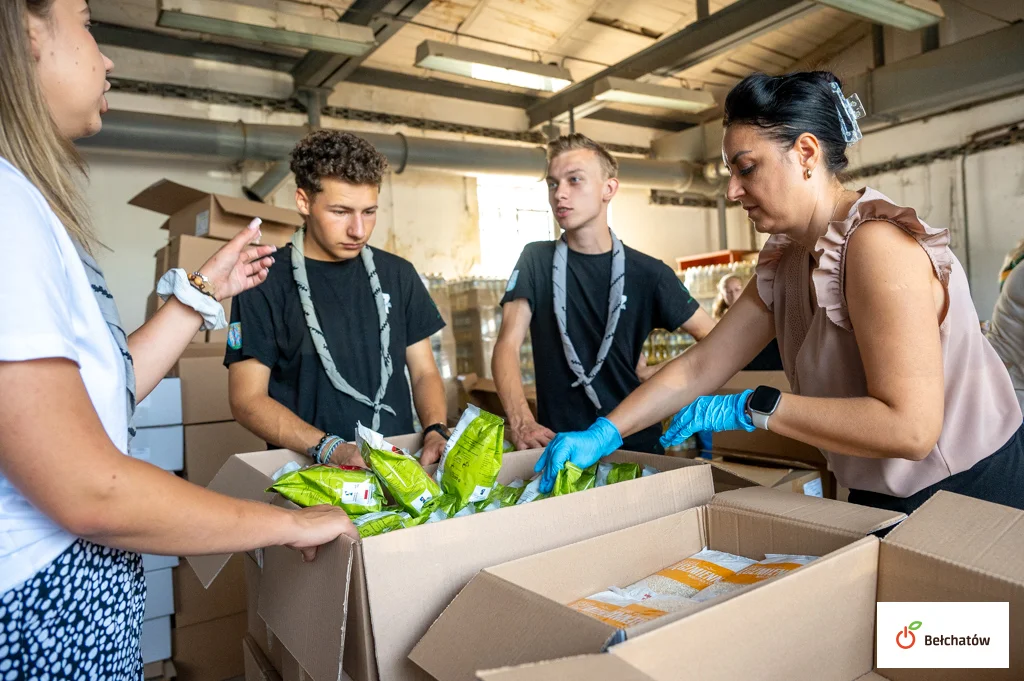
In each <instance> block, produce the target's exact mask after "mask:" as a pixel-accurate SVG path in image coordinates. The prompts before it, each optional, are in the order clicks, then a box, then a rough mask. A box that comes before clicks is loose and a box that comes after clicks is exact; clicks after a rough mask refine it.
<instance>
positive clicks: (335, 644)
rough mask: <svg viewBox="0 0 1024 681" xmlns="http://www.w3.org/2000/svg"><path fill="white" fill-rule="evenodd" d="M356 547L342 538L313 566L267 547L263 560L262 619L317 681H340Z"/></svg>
mask: <svg viewBox="0 0 1024 681" xmlns="http://www.w3.org/2000/svg"><path fill="white" fill-rule="evenodd" d="M355 545H356V542H355V541H354V540H352V539H350V538H348V537H340V538H338V539H337V540H335V541H333V542H331V543H330V544H325V545H324V546H321V547H320V548H319V549H318V550H317V554H316V559H315V560H314V561H313V562H312V563H305V562H303V560H302V556H301V554H300V553H299V552H298V551H294V550H292V549H289V548H285V547H282V546H272V547H268V548H267V549H265V551H264V554H263V577H262V579H261V580H260V596H259V615H260V617H262V618H263V620H264V621H265V622H266V623H267V627H268V628H269V629H270V630H271V631H273V632H274V635H275V636H277V638H278V640H280V641H281V643H282V644H283V645H284V647H285V648H286V649H287V650H288V652H289V653H291V655H292V656H293V657H294V658H295V659H296V660H298V661H299V662H300V664H301V665H302V668H303V669H305V670H306V672H308V673H309V675H310V676H311V677H312V678H313V679H314V681H336V680H337V678H338V670H339V669H340V668H341V663H342V659H343V658H344V652H345V627H346V623H347V621H348V597H349V591H350V588H351V576H352V560H353V555H354V553H355ZM324 584H331V588H330V589H325V588H324ZM314 613H315V616H314Z"/></svg>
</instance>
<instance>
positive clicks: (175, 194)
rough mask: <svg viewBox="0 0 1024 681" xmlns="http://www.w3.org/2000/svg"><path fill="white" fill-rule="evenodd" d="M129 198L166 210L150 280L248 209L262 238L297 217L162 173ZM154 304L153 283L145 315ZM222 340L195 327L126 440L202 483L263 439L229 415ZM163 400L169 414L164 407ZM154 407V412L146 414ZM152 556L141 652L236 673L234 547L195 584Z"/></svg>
mask: <svg viewBox="0 0 1024 681" xmlns="http://www.w3.org/2000/svg"><path fill="white" fill-rule="evenodd" d="M130 203H131V204H132V205H135V206H139V207H141V208H147V209H149V210H153V211H156V212H158V213H161V214H163V215H166V216H168V219H167V222H165V223H164V228H165V229H167V230H168V236H169V240H168V244H167V246H166V247H164V248H162V249H160V251H158V252H157V255H156V276H155V279H156V280H159V278H160V277H161V276H163V274H164V272H166V271H167V270H169V269H171V268H175V267H180V268H182V269H184V270H185V271H186V272H193V271H195V270H197V269H198V268H199V267H201V266H202V265H203V263H205V262H206V261H207V260H208V259H209V258H210V257H211V256H212V255H213V254H214V253H216V252H217V250H218V249H219V248H220V247H221V246H223V245H224V243H225V241H227V240H229V239H231V238H232V237H233V236H234V235H235V234H237V233H238V231H239V230H241V229H244V228H245V227H246V226H247V225H248V224H249V222H250V220H252V218H254V217H259V218H262V220H263V224H262V226H261V227H260V231H261V233H262V239H261V243H263V244H274V245H276V246H278V247H282V246H284V245H285V244H287V243H288V242H289V241H290V239H291V236H292V234H293V233H294V231H295V228H296V227H297V226H299V225H301V224H302V218H301V216H300V215H299V214H298V213H296V212H294V211H289V210H284V209H282V208H277V207H274V206H267V205H264V204H261V203H256V202H253V201H247V200H244V199H237V198H232V197H227V196H220V195H216V194H209V193H207V192H202V191H199V190H196V189H191V188H189V187H184V186H182V185H179V184H176V183H174V182H170V181H167V180H162V181H160V182H157V183H156V184H154V185H152V186H151V187H149V188H147V189H146V190H144V191H143V192H142V193H141V194H139V195H138V196H136V197H135V198H134V199H132V200H131V202H130ZM223 305H224V309H225V314H226V316H227V317H228V318H230V316H231V300H230V299H227V300H225V301H223ZM158 307H159V301H158V299H157V298H156V294H155V293H154V294H152V295H151V297H150V305H149V307H148V310H147V319H148V318H149V317H151V316H152V315H153V314H154V313H155V312H156V309H157V308H158ZM226 340H227V329H223V330H220V331H211V332H205V331H200V332H199V333H198V334H197V335H196V337H195V338H194V339H193V342H192V343H191V344H190V345H189V346H188V348H187V349H186V350H185V352H184V353H183V354H182V356H181V359H179V361H178V362H177V364H175V366H174V368H173V369H172V370H171V372H170V374H171V376H172V377H171V378H167V379H165V380H164V381H163V382H161V384H160V387H159V388H158V389H157V390H156V391H154V393H152V394H151V395H150V396H149V397H147V398H146V400H144V401H143V402H141V403H140V405H139V416H138V417H137V424H138V425H140V426H143V425H144V426H145V427H143V428H140V429H139V434H138V435H137V436H136V439H135V441H134V442H133V447H132V454H133V455H134V456H136V457H137V458H142V459H147V460H149V461H151V462H152V463H154V464H157V465H160V466H161V467H164V468H166V469H167V470H171V471H177V472H179V473H180V474H181V475H183V477H185V478H186V479H187V480H189V481H190V482H193V483H195V484H197V485H201V486H203V487H205V486H206V485H208V484H209V483H210V481H211V480H212V479H213V476H214V474H215V473H216V472H217V471H218V470H219V469H220V467H221V466H222V465H223V464H224V462H225V461H226V460H227V459H228V458H229V457H230V456H231V455H232V454H235V453H237V452H251V451H258V450H261V449H265V448H266V444H265V443H264V442H263V440H261V439H260V438H258V437H256V436H255V435H253V434H252V433H250V432H249V431H248V430H246V429H245V428H243V427H242V426H241V425H239V424H238V423H236V422H235V421H234V419H233V417H232V414H231V406H230V403H229V400H228V370H227V369H226V368H225V367H224V351H225V342H226ZM172 407H173V408H174V409H176V415H167V414H168V413H170V412H169V410H171V409H172ZM153 412H159V413H160V414H162V415H161V416H154V415H153ZM147 414H148V415H147ZM140 417H141V418H142V420H139V418H140ZM170 561H173V562H170ZM157 564H159V565H160V566H162V567H161V568H159V569H155V570H156V571H155V572H153V573H152V576H151V575H150V573H147V581H148V582H149V583H150V591H151V599H150V600H153V599H154V598H160V599H162V600H160V601H159V603H158V602H157V601H156V600H153V606H152V607H153V611H152V615H153V617H152V619H151V618H150V614H151V612H150V605H149V603H148V602H147V611H146V617H147V622H146V627H145V631H144V633H143V645H144V648H145V646H146V645H147V642H149V641H150V640H152V644H151V645H152V651H151V652H150V654H149V655H148V656H147V655H146V651H145V650H144V656H146V657H147V659H146V660H145V661H146V662H150V661H151V659H149V658H152V659H154V660H155V659H165V658H168V657H172V654H173V659H174V667H175V668H176V671H177V674H178V678H179V679H181V680H182V681H223V680H224V679H229V678H233V677H237V676H241V675H242V674H243V673H244V668H243V666H244V665H243V658H242V649H241V646H240V642H241V640H242V639H243V638H244V636H245V630H246V596H245V575H244V569H243V557H242V556H236V557H235V558H234V559H233V560H232V561H231V562H230V563H229V564H228V565H227V566H226V567H225V568H224V573H223V575H222V578H221V579H218V580H217V583H216V584H214V585H213V586H211V588H210V589H204V588H203V586H202V584H201V583H200V582H199V579H198V578H197V577H196V576H195V573H194V572H193V571H192V568H191V567H189V565H188V564H187V563H186V562H185V561H181V562H180V563H179V562H178V560H177V559H173V558H172V559H160V561H158V562H157ZM158 605H159V607H158ZM172 613H173V620H174V628H173V631H172V628H171V616H172ZM158 614H159V616H158ZM160 646H162V647H160ZM161 655H162V657H161ZM154 656H156V657H154Z"/></svg>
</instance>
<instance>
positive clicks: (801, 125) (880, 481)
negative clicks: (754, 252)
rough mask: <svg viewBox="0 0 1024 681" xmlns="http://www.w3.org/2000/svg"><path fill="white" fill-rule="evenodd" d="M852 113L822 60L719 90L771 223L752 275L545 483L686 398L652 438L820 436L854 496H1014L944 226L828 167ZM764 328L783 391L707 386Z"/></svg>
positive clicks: (977, 337) (894, 505)
mask: <svg viewBox="0 0 1024 681" xmlns="http://www.w3.org/2000/svg"><path fill="white" fill-rule="evenodd" d="M862 113H863V111H862V109H861V107H860V101H859V100H858V99H856V98H850V99H847V98H846V97H845V96H844V95H843V93H842V89H841V87H840V84H839V81H838V79H837V78H836V77H835V76H834V75H833V74H831V73H827V72H813V73H794V74H790V75H786V76H767V75H763V74H755V75H752V76H749V77H748V78H746V79H744V80H743V81H742V82H741V83H739V84H738V85H737V86H736V87H735V88H734V89H733V90H732V92H730V93H729V96H728V98H727V99H726V104H725V125H726V134H725V140H724V142H723V156H724V158H725V161H726V162H727V163H728V165H729V168H730V170H731V171H732V177H731V179H730V181H729V187H728V197H729V199H730V200H732V201H738V202H739V203H740V204H741V205H742V206H743V208H744V209H745V210H746V211H747V215H748V216H749V218H750V219H751V220H752V221H753V222H754V225H755V227H756V228H757V230H758V231H759V232H762V233H766V234H770V235H771V237H770V238H769V239H768V242H767V244H765V247H764V249H763V250H762V251H761V256H760V260H759V265H758V270H757V277H756V280H755V281H753V282H751V283H750V284H749V285H748V286H747V287H746V289H745V290H744V292H743V294H742V295H741V296H740V298H739V300H738V301H736V303H735V304H734V305H732V306H731V307H730V308H729V312H728V314H726V315H725V316H724V318H723V319H722V321H721V322H719V324H718V325H717V326H716V327H715V329H714V330H713V331H712V332H711V333H710V335H709V336H708V337H707V339H705V340H704V341H703V342H701V343H700V344H699V345H697V346H696V347H695V348H693V349H692V350H691V351H690V352H687V353H685V354H684V355H682V356H681V357H679V358H678V359H676V360H675V361H673V362H672V363H671V364H670V365H669V366H667V367H666V368H665V369H663V370H662V371H660V372H659V373H658V374H657V375H656V376H655V377H654V378H652V379H651V380H649V381H648V382H647V383H645V384H644V385H643V386H641V387H640V388H639V389H638V390H637V391H636V392H635V393H633V394H632V395H631V396H630V397H629V398H628V399H626V400H625V401H624V402H622V403H621V404H620V405H619V406H618V408H616V409H615V410H614V411H612V412H611V413H610V414H609V415H608V416H607V418H600V419H598V420H597V422H595V424H594V425H593V426H591V428H590V429H589V430H587V431H584V432H581V433H564V434H562V435H559V436H558V437H557V438H556V439H555V440H553V441H552V443H551V444H550V445H548V448H547V450H546V451H545V454H544V456H543V457H542V458H541V461H540V462H539V463H538V470H541V469H543V470H544V478H543V480H544V484H542V488H543V487H544V485H545V484H550V482H551V481H553V479H554V475H555V474H556V473H557V471H558V470H559V469H560V468H561V467H562V465H564V463H565V462H566V461H573V462H574V463H575V464H576V465H579V466H581V467H587V466H590V465H592V464H593V463H594V462H596V461H597V460H598V459H600V458H601V457H602V456H605V455H607V454H610V453H611V452H612V451H614V450H615V449H616V448H617V447H618V446H620V444H621V441H622V440H621V438H622V437H624V436H628V435H629V434H630V433H633V432H636V431H637V430H639V429H641V428H643V427H646V426H647V425H649V424H651V423H655V422H657V421H659V420H661V419H663V418H665V417H667V416H669V415H671V414H672V413H673V412H676V410H679V409H680V408H682V410H681V411H679V412H678V414H677V415H676V416H675V418H674V419H673V422H672V426H671V427H670V428H669V431H668V432H667V433H666V435H665V437H664V438H663V440H662V442H663V444H666V445H668V444H674V443H676V442H679V441H681V440H682V439H684V438H686V437H688V436H689V435H690V434H692V433H694V432H697V431H702V430H715V431H722V430H738V429H744V430H747V431H752V430H754V429H755V427H760V428H763V429H769V430H772V431H774V432H777V433H779V434H780V435H783V436H786V437H789V438H793V439H795V440H800V441H803V442H807V443H809V444H811V445H814V446H816V447H818V448H820V449H821V450H822V452H823V453H824V455H825V457H826V458H827V459H828V461H829V466H830V468H831V469H832V471H833V472H834V473H835V475H836V478H837V479H838V481H839V483H840V484H842V485H843V486H845V487H848V488H850V490H851V492H850V501H852V502H854V503H861V504H866V505H871V506H878V507H882V508H889V509H893V510H900V511H904V512H907V513H909V512H911V511H913V510H914V509H915V508H917V507H918V506H920V505H921V504H922V503H924V501H926V500H927V499H928V498H929V497H930V496H931V495H932V494H934V493H935V492H936V491H938V490H940V489H947V490H951V491H954V492H958V493H960V494H965V495H968V496H973V497H977V498H981V499H986V500H989V501H994V502H997V503H1001V504H1006V505H1010V506H1014V507H1016V508H1024V435H1022V430H1024V429H1022V425H1021V410H1020V407H1019V406H1018V404H1017V400H1016V398H1015V395H1014V391H1013V386H1012V384H1011V382H1010V377H1009V375H1008V373H1007V371H1006V368H1005V367H1004V366H1003V364H1002V362H1000V360H999V358H998V356H997V355H996V353H995V351H994V350H993V349H992V347H991V346H990V345H989V343H988V341H987V340H986V339H985V337H984V336H983V335H982V333H981V329H980V325H979V322H978V316H977V314H976V312H975V309H974V305H973V303H972V301H971V297H970V291H969V289H968V284H967V277H966V275H965V274H964V270H963V268H962V267H961V266H960V263H959V262H958V261H957V259H956V256H954V255H953V252H952V251H951V250H950V248H949V233H948V231H947V230H943V229H935V228H933V227H929V226H928V225H926V224H925V223H924V222H922V221H921V219H920V218H918V216H917V214H916V213H915V212H914V210H913V209H911V208H905V207H902V206H898V205H896V204H894V203H893V202H892V201H890V200H889V199H888V198H886V197H885V196H883V195H882V194H881V193H879V192H877V191H875V190H874V189H871V188H864V189H861V190H860V191H851V190H847V189H845V188H844V187H843V185H842V184H841V183H840V181H839V179H838V178H837V174H838V173H839V172H841V171H842V170H843V169H844V168H845V167H846V165H847V162H848V161H847V158H846V148H847V146H848V145H850V144H852V143H854V142H856V141H857V140H859V139H860V130H859V128H858V127H857V118H858V117H859V116H860V115H862ZM772 338H777V339H778V342H779V347H780V349H781V351H782V359H783V365H784V367H785V371H786V375H787V377H788V378H789V381H790V384H791V387H792V392H791V393H786V394H782V393H779V391H777V390H774V389H773V388H768V387H764V386H762V387H760V388H758V389H757V390H755V391H746V392H744V393H741V394H736V395H718V396H707V395H709V393H712V392H714V391H716V390H718V389H719V388H721V386H722V385H723V384H724V383H725V382H726V381H727V380H728V379H729V378H730V377H732V376H733V375H734V374H735V373H736V372H737V371H738V370H740V369H741V368H742V367H743V366H744V365H745V364H746V363H747V362H749V361H750V359H751V358H753V357H754V355H756V354H757V352H758V351H759V350H760V349H761V348H763V347H764V346H765V344H766V343H768V342H769V341H770V340H771V339H772ZM702 396H703V397H702Z"/></svg>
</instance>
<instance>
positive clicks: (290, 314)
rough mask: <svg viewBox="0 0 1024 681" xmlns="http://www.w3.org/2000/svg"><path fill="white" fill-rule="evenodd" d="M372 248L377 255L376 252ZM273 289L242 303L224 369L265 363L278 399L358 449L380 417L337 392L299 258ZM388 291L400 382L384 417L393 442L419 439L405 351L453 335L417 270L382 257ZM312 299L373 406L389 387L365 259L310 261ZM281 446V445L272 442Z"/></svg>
mask: <svg viewBox="0 0 1024 681" xmlns="http://www.w3.org/2000/svg"><path fill="white" fill-rule="evenodd" d="M368 248H369V247H368ZM274 258H275V262H274V264H273V265H272V266H271V268H270V272H269V274H268V276H267V280H266V281H265V282H264V283H263V284H262V285H261V286H258V287H256V288H254V289H251V290H249V291H246V292H245V293H242V294H241V295H239V296H236V297H235V300H234V303H233V305H232V308H231V326H230V327H229V332H228V348H227V353H226V355H225V358H224V364H225V365H227V366H230V365H231V364H233V363H235V362H240V361H242V360H245V359H251V358H252V359H257V360H259V361H260V363H262V364H264V365H265V366H267V367H269V368H270V385H269V386H268V387H269V394H270V396H271V397H272V398H274V399H275V400H277V401H278V402H280V403H281V404H283V405H284V406H286V407H288V408H289V409H290V410H292V411H293V412H294V413H295V414H296V415H298V416H299V418H301V419H302V420H303V421H306V422H307V423H311V424H312V425H314V426H316V427H317V428H319V429H321V430H323V431H325V432H328V433H335V434H337V435H340V436H341V437H343V438H345V439H346V440H351V439H352V438H353V437H354V436H355V429H356V423H357V422H361V423H362V424H363V425H365V426H367V427H369V425H370V424H371V423H372V421H373V409H371V408H370V407H367V406H365V405H363V404H360V403H359V402H356V401H355V400H353V399H352V398H351V397H349V396H347V395H345V394H343V393H341V392H339V391H338V390H337V389H335V387H334V385H333V384H332V383H331V381H330V379H329V378H328V377H327V373H326V372H325V371H324V368H323V365H322V364H321V362H320V357H319V356H318V355H317V353H316V348H315V347H314V346H313V341H312V339H311V338H310V335H309V329H308V327H307V326H306V320H305V316H304V315H303V313H302V305H301V303H300V301H299V292H298V289H297V288H296V286H295V280H294V278H293V275H292V249H291V247H290V246H289V247H287V248H283V249H281V250H279V251H278V252H277V253H275V254H274ZM373 259H374V264H375V265H376V268H377V276H378V277H379V278H380V284H381V288H382V289H383V291H384V295H385V296H386V297H387V298H386V300H388V301H389V303H390V310H391V311H390V313H389V315H388V320H389V321H390V324H391V358H392V361H393V366H394V373H393V374H392V376H391V381H390V382H389V383H388V389H387V393H386V394H385V399H384V404H387V405H388V406H390V407H391V408H392V409H394V410H395V415H394V416H392V415H391V414H389V413H388V412H386V411H381V413H380V431H381V433H382V434H383V435H402V434H405V433H410V432H412V429H413V423H412V405H411V403H410V399H409V382H408V381H407V380H406V377H405V366H406V365H405V351H406V348H408V347H409V346H411V345H415V344H416V343H418V342H419V341H421V340H423V339H424V338H429V337H430V336H431V335H433V334H434V333H436V332H437V331H438V330H440V329H441V328H443V327H444V322H443V321H442V320H441V315H440V313H438V311H437V307H436V306H435V305H434V302H433V300H432V299H431V298H430V294H429V293H428V292H427V289H426V287H425V286H424V285H423V281H422V280H421V279H420V276H419V274H417V272H416V269H415V268H414V267H413V266H412V264H411V263H410V262H408V261H406V260H404V259H402V258H400V257H398V256H396V255H392V254H391V253H386V252H385V251H381V250H378V249H376V248H375V249H373ZM306 272H307V273H308V275H309V287H310V295H311V297H312V299H313V307H314V308H315V309H316V313H317V318H318V319H319V320H320V327H321V329H322V330H323V333H324V336H325V338H326V339H327V347H328V349H329V350H330V352H331V356H332V357H333V358H334V363H335V365H337V367H338V372H339V373H340V374H341V376H342V378H344V379H345V380H346V381H348V383H349V384H350V385H351V386H352V387H353V388H355V389H356V390H358V391H359V392H361V393H362V394H363V395H366V396H367V397H369V398H370V399H371V400H372V399H373V398H374V396H375V395H376V394H377V389H378V387H379V386H380V355H381V353H380V329H379V328H378V321H377V319H378V318H377V306H376V303H375V302H374V299H373V291H372V289H371V288H370V278H369V276H367V274H366V268H365V267H364V266H363V263H362V259H361V258H354V259H352V260H348V261H345V262H323V261H318V260H312V259H308V258H307V259H306ZM270 444H271V445H272V444H273V443H270Z"/></svg>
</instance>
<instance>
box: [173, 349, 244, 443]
mask: <svg viewBox="0 0 1024 681" xmlns="http://www.w3.org/2000/svg"><path fill="white" fill-rule="evenodd" d="M171 375H172V376H175V377H178V378H180V379H181V417H182V419H181V420H182V423H184V424H185V425H186V426H189V425H193V424H196V423H216V422H218V421H233V420H234V416H232V415H231V403H230V402H229V401H228V369H227V367H226V366H224V347H223V346H220V345H209V344H206V343H191V344H189V346H188V347H187V348H185V352H183V353H182V355H181V359H179V360H178V362H177V363H176V364H175V365H174V368H173V369H171Z"/></svg>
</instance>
